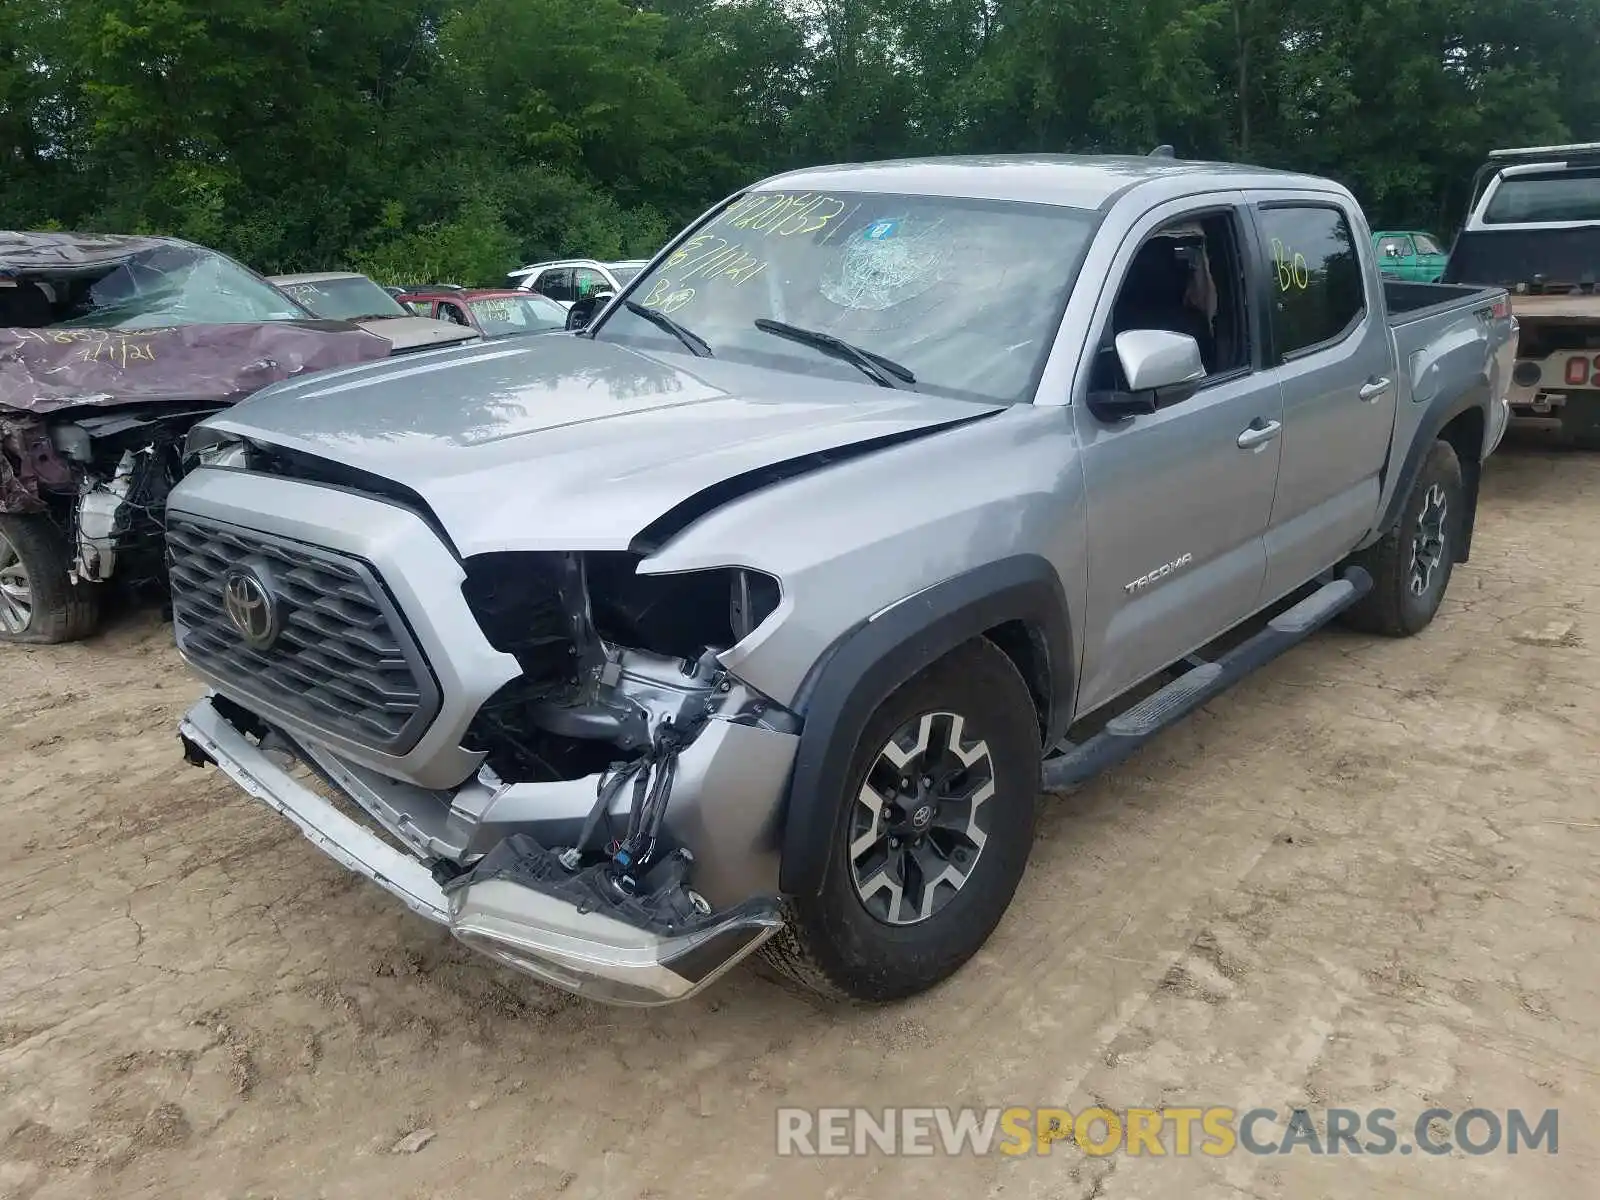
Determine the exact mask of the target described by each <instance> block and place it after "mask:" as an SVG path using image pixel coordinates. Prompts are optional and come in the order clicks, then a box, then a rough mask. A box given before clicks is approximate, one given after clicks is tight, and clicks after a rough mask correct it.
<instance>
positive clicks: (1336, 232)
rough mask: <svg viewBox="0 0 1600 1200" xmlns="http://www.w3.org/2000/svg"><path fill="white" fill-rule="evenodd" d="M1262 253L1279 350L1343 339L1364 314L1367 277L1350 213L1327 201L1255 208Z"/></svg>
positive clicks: (1304, 350) (1293, 351)
mask: <svg viewBox="0 0 1600 1200" xmlns="http://www.w3.org/2000/svg"><path fill="white" fill-rule="evenodd" d="M1257 220H1258V222H1259V224H1260V227H1261V238H1262V241H1263V242H1264V243H1265V246H1266V250H1267V254H1268V259H1267V289H1266V290H1267V296H1268V304H1267V310H1268V315H1269V317H1270V319H1271V323H1272V337H1273V342H1274V345H1275V347H1276V349H1277V352H1278V354H1279V355H1281V356H1282V357H1283V358H1286V359H1288V358H1295V357H1297V356H1299V355H1302V354H1308V353H1311V352H1312V351H1315V350H1320V349H1323V348H1325V347H1328V346H1332V345H1334V344H1336V343H1338V342H1341V341H1343V340H1344V339H1345V338H1346V337H1348V336H1349V335H1350V334H1351V333H1352V332H1353V331H1354V330H1355V328H1356V326H1357V325H1359V324H1360V323H1361V319H1362V318H1363V317H1364V316H1365V315H1366V311H1367V296H1366V283H1365V279H1364V276H1363V274H1362V270H1361V255H1360V252H1359V251H1358V250H1357V248H1356V240H1355V235H1354V234H1353V233H1352V231H1351V228H1350V221H1349V218H1347V217H1346V216H1345V214H1344V213H1343V212H1342V211H1341V210H1340V209H1338V208H1336V207H1334V206H1333V205H1332V204H1329V203H1326V202H1321V203H1317V202H1312V201H1307V202H1306V203H1304V204H1299V203H1294V202H1290V203H1281V202H1274V203H1272V204H1270V205H1263V206H1262V207H1261V208H1260V209H1258V211H1257Z"/></svg>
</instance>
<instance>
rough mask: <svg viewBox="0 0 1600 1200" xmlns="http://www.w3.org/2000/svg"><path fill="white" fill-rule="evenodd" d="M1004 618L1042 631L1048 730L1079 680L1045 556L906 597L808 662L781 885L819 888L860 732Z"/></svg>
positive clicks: (1061, 598) (805, 891)
mask: <svg viewBox="0 0 1600 1200" xmlns="http://www.w3.org/2000/svg"><path fill="white" fill-rule="evenodd" d="M1008 621H1025V622H1027V623H1028V624H1029V625H1030V626H1032V627H1033V628H1034V629H1035V630H1037V631H1038V632H1039V634H1040V635H1041V637H1042V641H1043V646H1044V653H1045V657H1046V660H1047V661H1046V664H1045V666H1046V671H1047V676H1048V683H1047V699H1048V702H1049V708H1050V711H1049V712H1048V713H1045V714H1042V716H1043V718H1044V721H1045V724H1046V728H1047V730H1048V731H1049V736H1058V735H1059V730H1058V724H1059V723H1060V722H1061V721H1063V720H1064V719H1065V717H1066V715H1067V713H1068V711H1069V710H1070V705H1071V699H1072V689H1073V687H1074V686H1075V685H1076V676H1075V675H1074V673H1073V662H1072V633H1071V624H1070V621H1069V618H1068V614H1067V603H1066V592H1065V590H1064V589H1063V587H1062V585H1061V579H1060V577H1059V576H1058V575H1057V573H1056V571H1055V568H1054V567H1052V566H1051V565H1050V563H1049V562H1048V561H1047V560H1046V559H1044V558H1042V557H1040V556H1038V555H1032V554H1026V555H1017V556H1015V557H1012V558H1005V559H1001V560H999V561H998V562H993V563H988V564H985V565H984V566H982V567H978V568H975V569H973V570H971V571H968V572H966V573H964V574H961V575H956V576H953V577H951V578H950V579H947V580H945V581H943V582H942V583H938V584H935V585H934V586H932V587H930V588H926V589H924V590H923V591H920V592H918V593H916V594H915V595H913V596H910V597H907V598H906V599H905V600H902V601H900V602H898V603H896V604H894V605H893V606H891V607H889V608H887V609H885V610H884V611H882V612H880V613H878V614H877V615H876V616H874V617H872V618H870V619H868V620H867V621H864V622H863V623H861V624H860V625H857V626H856V627H854V628H853V629H851V630H850V631H849V632H848V633H846V634H845V635H844V636H843V637H841V638H840V639H839V640H838V641H837V642H835V643H834V644H833V646H831V647H830V648H829V650H828V651H827V652H826V653H825V654H824V655H823V656H822V658H821V659H819V660H818V662H817V664H816V665H815V666H813V667H812V669H811V672H810V673H809V674H808V675H807V677H806V679H805V682H804V683H803V684H802V685H801V689H800V693H799V696H798V697H797V699H796V704H795V707H796V708H797V709H799V711H800V712H801V713H802V715H803V716H804V718H805V726H804V728H803V730H802V731H801V735H800V745H799V747H798V749H797V751H796V753H795V761H794V768H793V771H792V772H791V775H790V780H789V791H788V795H787V797H786V802H785V805H784V811H783V816H782V819H781V823H780V831H779V836H780V844H781V848H782V863H781V866H780V870H779V886H780V888H781V890H782V891H783V892H784V893H785V894H787V895H811V894H815V893H816V892H817V891H818V890H820V888H821V887H822V881H823V877H824V875H825V873H826V871H827V863H828V850H829V847H830V846H831V845H832V844H833V841H834V838H835V837H836V836H837V833H838V827H839V821H840V818H841V815H842V804H841V798H842V796H843V794H844V790H845V788H846V787H847V786H848V784H849V779H848V774H849V770H850V761H851V759H852V758H853V757H854V756H855V752H856V746H857V739H858V738H859V736H860V731H861V729H862V727H863V726H864V725H865V724H866V722H867V721H868V719H869V718H870V717H871V715H872V713H873V712H874V711H875V710H876V709H877V707H878V706H879V705H880V704H882V703H883V701H884V699H885V698H887V697H888V696H889V695H890V693H892V692H893V691H894V690H895V689H896V688H898V687H899V686H900V685H901V684H903V683H905V682H906V681H907V680H908V679H911V678H912V677H913V676H915V675H917V674H918V673H919V672H921V671H922V670H924V669H925V668H927V667H928V666H930V665H931V664H933V663H934V662H935V661H937V660H938V659H940V658H942V657H943V656H944V655H946V654H948V653H949V652H950V651H951V650H953V649H955V648H956V647H957V646H959V645H961V644H962V643H963V642H966V641H968V640H970V639H972V638H974V637H979V636H981V635H982V634H983V633H984V631H986V630H989V629H993V628H995V627H996V626H998V625H1003V624H1005V623H1006V622H1008Z"/></svg>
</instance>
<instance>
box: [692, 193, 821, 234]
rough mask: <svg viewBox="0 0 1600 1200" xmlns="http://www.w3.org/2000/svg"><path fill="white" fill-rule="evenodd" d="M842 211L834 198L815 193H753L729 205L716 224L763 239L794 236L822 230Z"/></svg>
mask: <svg viewBox="0 0 1600 1200" xmlns="http://www.w3.org/2000/svg"><path fill="white" fill-rule="evenodd" d="M844 209H845V203H844V201H843V200H840V199H839V198H838V197H836V196H823V195H818V194H817V193H815V192H804V193H802V194H800V195H797V196H794V195H790V194H789V193H787V192H756V193H753V194H751V195H748V196H743V197H741V198H740V199H738V200H736V201H735V202H734V203H733V204H731V205H729V206H728V211H727V212H725V213H723V214H722V216H721V217H720V218H719V219H718V221H717V223H718V224H719V225H731V226H732V227H733V228H735V229H747V230H750V231H751V232H753V233H759V234H762V235H764V236H766V237H794V236H795V235H796V234H805V233H816V232H817V231H818V230H819V229H824V228H826V227H827V224H828V222H829V221H831V220H833V219H834V218H835V217H837V216H838V215H839V214H840V213H842V212H844Z"/></svg>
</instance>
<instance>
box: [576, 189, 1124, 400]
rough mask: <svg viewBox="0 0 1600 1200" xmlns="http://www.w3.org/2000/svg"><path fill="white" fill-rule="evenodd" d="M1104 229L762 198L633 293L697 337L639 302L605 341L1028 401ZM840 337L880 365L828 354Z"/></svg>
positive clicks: (1035, 219) (1014, 209) (966, 212)
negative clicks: (1083, 264) (1088, 249)
mask: <svg viewBox="0 0 1600 1200" xmlns="http://www.w3.org/2000/svg"><path fill="white" fill-rule="evenodd" d="M1095 220H1096V217H1095V214H1094V213H1092V212H1089V211H1086V210H1081V209H1072V208H1063V207H1059V206H1054V205H1042V204H1018V203H1001V202H995V201H984V200H967V199H956V198H947V197H937V196H904V195H884V194H864V193H863V194H852V193H847V192H837V193H817V192H808V193H802V194H796V193H789V192H776V191H761V192H752V193H749V194H747V195H745V196H743V197H741V198H740V199H739V200H736V201H735V202H734V203H733V204H731V205H730V206H729V207H728V208H726V209H724V210H723V211H722V212H721V213H720V214H718V215H717V216H716V217H714V218H712V220H711V221H709V222H708V223H707V224H705V225H703V226H701V227H700V228H699V229H698V230H697V231H696V232H695V233H694V235H693V236H692V237H690V238H689V239H688V240H687V241H685V242H684V244H683V245H682V246H680V247H678V249H677V250H675V251H674V252H673V253H672V254H671V255H669V256H668V257H667V258H666V259H665V260H664V261H663V262H662V263H661V264H660V265H658V266H657V267H656V268H655V269H654V270H653V271H651V272H649V273H647V274H646V275H644V276H643V277H642V278H641V279H640V280H639V282H638V284H637V285H636V286H635V287H634V288H633V289H632V290H631V291H630V292H629V293H628V296H627V300H629V301H632V302H633V304H635V305H640V306H643V307H644V308H646V309H650V310H653V311H654V312H655V313H657V314H662V315H665V316H667V317H669V318H670V319H671V321H672V322H674V323H676V324H677V325H678V326H679V327H680V328H681V329H682V330H683V331H684V332H686V333H687V334H689V335H690V339H685V338H682V337H679V336H677V335H676V334H674V333H673V332H671V331H670V330H669V329H667V328H663V327H662V323H658V322H656V321H652V320H651V319H650V318H649V317H647V316H646V315H644V314H641V313H640V312H639V311H638V310H637V309H630V308H629V307H628V306H627V305H626V304H624V305H623V306H621V307H619V308H617V309H616V310H615V311H614V312H613V313H612V314H611V315H610V316H609V317H607V319H606V320H605V322H604V325H603V326H602V328H601V330H600V332H599V335H598V336H600V337H603V338H614V339H616V340H618V341H625V342H628V343H630V344H638V345H640V346H648V347H649V348H651V349H653V350H671V351H677V350H682V349H684V348H685V346H686V344H688V341H691V340H693V339H698V340H699V341H700V342H702V343H703V346H702V347H695V349H696V350H697V352H701V353H703V352H704V351H705V350H709V351H710V353H711V354H713V355H715V356H716V357H718V358H731V359H736V360H738V361H742V362H751V363H756V364H759V365H765V366H773V367H782V368H783V369H785V370H803V371H807V372H813V373H817V374H827V375H836V376H839V377H841V378H850V379H860V380H864V381H866V380H868V376H869V375H870V376H871V377H872V378H873V379H876V380H877V381H878V382H881V383H884V385H885V386H914V387H916V388H917V389H918V390H921V391H929V392H938V393H943V394H947V395H953V396H958V397H965V398H970V399H979V400H989V401H1000V402H1003V403H1014V402H1018V401H1023V400H1027V399H1030V398H1031V394H1032V389H1033V386H1034V383H1035V380H1036V379H1037V376H1038V372H1039V369H1040V367H1041V365H1042V363H1043V360H1044V356H1045V353H1046V351H1047V350H1048V349H1049V346H1050V342H1051V340H1052V338H1053V336H1054V333H1055V329H1056V324H1057V322H1058V320H1059V318H1060V313H1061V305H1062V303H1063V302H1064V299H1065V296H1066V292H1067V289H1068V287H1069V286H1070V285H1071V283H1072V280H1073V278H1074V276H1075V275H1076V274H1077V270H1078V266H1079V263H1080V261H1081V259H1082V255H1083V250H1084V247H1085V246H1086V245H1087V243H1088V239H1089V235H1090V234H1091V232H1092V231H1093V229H1094V223H1095ZM758 321H759V322H760V325H758ZM772 323H780V324H781V325H783V326H788V327H792V328H789V329H787V330H778V329H774V328H772ZM761 326H766V328H763V327H761ZM816 334H822V335H825V337H824V338H823V339H818V338H816V337H814V336H809V337H808V338H807V340H806V341H802V340H800V339H801V337H803V336H806V335H816ZM833 339H837V340H838V341H841V342H844V343H847V345H848V348H849V350H851V351H856V352H860V354H862V355H865V356H867V358H868V359H869V360H876V361H875V362H872V363H869V364H862V363H860V362H859V361H857V362H856V363H854V364H852V362H851V361H849V351H846V352H844V353H841V352H840V351H839V349H838V347H837V346H833V347H824V346H819V345H817V344H816V343H817V342H818V341H821V340H826V341H832V340H833ZM897 368H898V369H897Z"/></svg>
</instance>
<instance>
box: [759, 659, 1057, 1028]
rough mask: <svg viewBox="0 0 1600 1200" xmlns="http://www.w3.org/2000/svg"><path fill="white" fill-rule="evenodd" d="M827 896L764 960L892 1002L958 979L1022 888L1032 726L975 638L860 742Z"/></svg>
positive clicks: (911, 687) (881, 711)
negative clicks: (948, 979) (954, 977)
mask: <svg viewBox="0 0 1600 1200" xmlns="http://www.w3.org/2000/svg"><path fill="white" fill-rule="evenodd" d="M849 780H850V783H849V786H848V788H847V790H846V794H845V795H844V796H842V797H840V799H839V804H840V819H839V820H838V822H837V825H838V833H837V835H836V838H835V845H834V846H833V848H832V852H831V855H830V859H829V862H828V868H827V874H826V876H825V879H824V882H823V886H822V890H821V893H820V894H819V895H817V896H813V897H800V898H796V899H794V900H792V901H791V902H790V922H789V927H788V928H787V929H786V930H785V931H784V933H783V934H781V935H780V936H779V937H777V938H775V939H774V940H773V942H771V943H769V953H768V958H769V960H771V961H773V962H774V963H776V964H777V965H778V966H779V967H780V968H781V969H783V970H784V971H785V972H786V973H787V974H789V975H790V976H791V977H793V978H796V979H798V980H799V981H800V982H802V983H803V984H805V985H806V986H808V987H810V988H812V989H814V990H818V991H822V992H824V993H828V994H833V995H839V996H847V997H852V998H855V999H861V1000H878V1001H882V1000H892V999H896V998H899V997H902V996H908V995H912V994H914V993H916V992H919V991H922V990H924V989H925V988H928V987H931V986H933V985H934V984H936V983H938V982H939V981H940V980H942V979H945V978H946V977H948V976H949V975H951V974H952V973H954V972H955V971H956V970H957V969H958V968H959V967H960V966H961V964H962V963H964V962H966V960H967V959H968V958H970V957H971V956H972V955H973V954H974V953H975V952H976V951H977V950H978V948H979V947H980V946H982V945H983V943H984V942H985V941H986V940H987V939H988V937H989V935H990V933H992V932H993V930H994V928H995V926H996V925H997V924H999V922H1000V918H1001V915H1002V914H1003V913H1004V912H1005V910H1006V907H1007V905H1009V904H1010V902H1011V897H1012V894H1013V893H1014V892H1015V891H1016V887H1017V883H1018V882H1019V881H1020V880H1021V878H1022V872H1023V867H1024V865H1025V864H1026V861H1027V855H1028V849H1029V846H1030V845H1031V843H1032V840H1033V807H1034V801H1035V799H1036V797H1037V795H1038V790H1039V789H1038V784H1039V731H1038V717H1037V714H1036V711H1035V709H1034V705H1033V700H1032V698H1031V697H1030V696H1029V694H1028V689H1027V685H1026V684H1025V683H1024V682H1023V680H1022V677H1021V676H1020V675H1019V674H1018V673H1017V670H1016V668H1015V667H1014V666H1013V665H1012V663H1011V660H1010V659H1008V658H1007V657H1006V656H1005V654H1004V653H1002V652H1001V651H1000V650H999V649H998V648H996V647H995V646H994V644H993V643H991V642H988V641H985V640H982V639H978V640H975V641H972V642H968V643H966V644H965V645H963V646H961V647H959V648H958V649H957V650H955V651H954V652H952V653H951V654H950V655H948V656H947V657H945V658H944V659H942V660H940V661H939V662H937V663H935V664H934V665H933V666H931V667H929V668H928V669H927V670H926V671H924V672H923V673H922V674H921V675H918V676H917V677H916V678H914V679H912V680H911V681H910V682H908V683H906V684H905V685H904V686H902V687H901V688H900V689H899V690H897V691H896V692H895V693H894V694H892V695H891V696H890V697H889V698H888V699H887V700H885V701H884V702H883V704H882V705H881V706H880V707H879V708H878V710H877V712H876V713H874V714H873V716H872V718H871V720H870V721H868V722H867V724H866V727H865V728H864V730H863V732H862V736H861V739H860V741H859V742H858V745H857V751H856V754H855V757H854V760H853V762H852V764H851V771H850V774H849Z"/></svg>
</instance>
